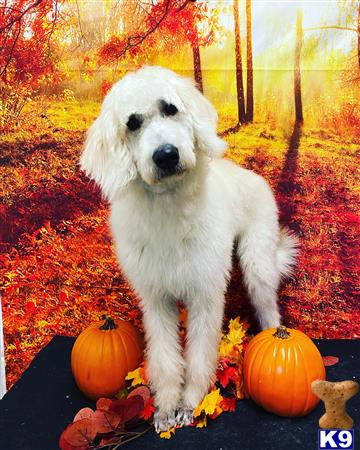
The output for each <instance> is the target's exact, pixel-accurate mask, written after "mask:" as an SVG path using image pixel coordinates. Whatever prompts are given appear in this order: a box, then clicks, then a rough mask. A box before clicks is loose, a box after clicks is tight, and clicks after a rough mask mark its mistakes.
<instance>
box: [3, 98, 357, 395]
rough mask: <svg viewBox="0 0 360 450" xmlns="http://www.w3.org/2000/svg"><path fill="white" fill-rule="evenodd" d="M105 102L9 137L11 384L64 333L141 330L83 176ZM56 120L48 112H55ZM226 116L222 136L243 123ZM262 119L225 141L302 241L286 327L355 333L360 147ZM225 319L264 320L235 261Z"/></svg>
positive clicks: (66, 111) (60, 106)
mask: <svg viewBox="0 0 360 450" xmlns="http://www.w3.org/2000/svg"><path fill="white" fill-rule="evenodd" d="M99 106H100V105H99V104H97V105H93V104H89V105H88V106H85V105H82V106H81V108H80V106H79V105H78V104H77V103H76V102H74V100H68V101H65V99H64V100H62V101H61V102H59V103H57V104H53V103H51V105H50V107H51V110H52V111H53V112H52V117H51V121H50V119H46V118H44V119H39V120H41V121H42V122H41V123H40V122H39V123H38V124H37V126H35V125H34V124H33V123H32V122H31V121H30V122H29V126H28V128H27V129H26V128H25V127H24V128H22V129H21V130H20V131H18V132H16V133H13V134H11V133H9V134H8V135H6V136H5V137H3V138H2V143H1V154H0V205H1V206H0V224H1V227H0V231H1V240H0V247H1V252H0V280H1V289H2V309H3V320H4V333H5V357H6V376H7V387H8V388H11V386H12V385H13V384H14V382H15V381H16V380H17V379H18V378H19V376H20V375H21V373H22V372H23V371H24V370H25V369H26V367H27V366H28V365H29V363H30V361H31V360H32V359H33V358H34V356H35V355H36V354H37V353H38V352H39V351H40V350H41V349H42V348H43V347H44V346H45V345H46V344H47V343H48V342H49V340H50V339H51V338H52V336H54V335H55V334H61V335H67V336H77V335H78V334H80V332H81V331H82V330H83V329H85V328H86V327H87V326H88V325H89V324H90V323H92V322H94V321H96V320H99V318H101V316H102V315H103V314H111V315H112V316H113V317H114V318H115V319H124V320H130V321H131V322H132V323H134V324H135V325H136V326H138V327H139V328H141V326H142V325H141V314H140V310H139V308H138V303H137V299H136V297H135V295H134V293H133V291H132V289H131V287H130V286H129V284H128V283H127V281H126V280H125V279H124V277H123V276H122V274H121V271H120V269H119V267H118V265H117V262H116V258H115V254H114V249H113V245H112V241H111V237H110V234H109V230H108V205H107V204H106V203H105V202H104V201H103V200H102V199H101V196H100V194H99V191H98V190H97V189H96V188H95V187H94V185H93V183H91V182H90V181H89V180H88V179H87V178H86V177H85V176H84V175H83V174H82V173H81V172H80V170H79V168H78V165H77V163H78V159H79V155H80V152H81V146H82V143H83V140H84V132H83V130H85V129H86V128H87V127H88V126H89V123H90V122H91V120H92V119H93V118H95V116H96V114H97V111H98V108H99ZM48 114H49V113H48ZM234 120H235V119H234V117H233V116H231V115H229V114H225V113H222V114H221V115H220V130H223V131H224V130H225V129H226V128H228V126H229V125H231V124H233V123H234ZM292 135H293V130H292V129H291V130H290V131H289V132H288V133H287V134H284V133H283V132H282V131H280V130H279V129H278V128H277V127H276V125H265V124H254V125H249V126H247V127H244V128H243V129H241V130H239V131H237V132H232V133H229V134H227V135H226V137H225V138H226V140H227V141H228V143H229V151H228V156H229V157H230V158H232V159H233V160H234V161H235V162H237V163H238V164H240V165H242V166H243V167H247V168H249V169H252V170H254V171H255V172H257V173H259V174H261V175H263V176H264V177H265V178H266V179H267V180H268V182H269V183H270V185H271V187H272V188H273V190H274V192H275V194H276V197H277V200H278V202H279V206H280V211H281V222H282V224H285V225H287V226H290V228H292V229H293V230H294V231H295V232H296V233H297V234H298V236H299V238H300V243H301V248H300V254H299V258H298V264H297V267H296V270H295V273H294V277H293V279H290V280H286V281H285V282H284V283H283V285H282V288H281V290H280V293H279V299H280V309H281V313H282V315H283V318H284V323H285V324H286V325H288V326H289V327H292V328H298V329H300V330H301V331H304V332H305V333H307V334H308V335H309V336H310V337H314V338H356V337H359V336H360V329H359V328H360V317H359V310H358V306H357V303H356V291H357V286H358V285H359V283H358V279H359V265H358V254H359V241H358V237H357V235H358V227H359V223H358V205H359V197H358V192H357V189H358V183H357V178H356V174H355V173H354V168H355V167H356V160H357V154H358V151H359V144H357V143H356V142H353V141H352V140H351V139H350V138H349V139H347V140H346V138H344V136H337V135H336V134H334V133H331V132H329V131H324V130H316V129H314V130H312V129H306V128H304V129H303V130H302V131H301V136H300V137H299V142H298V148H297V149H296V148H295V147H296V145H295V147H294V145H293V146H291V144H296V139H295V137H296V136H295V137H292ZM233 266H234V269H233V275H232V279H231V282H230V285H229V289H228V292H227V295H226V310H225V317H226V322H225V323H227V322H228V321H229V319H230V318H232V317H236V316H238V315H239V316H240V317H241V318H242V319H243V320H245V321H247V322H248V323H250V324H251V325H252V327H253V330H252V332H255V331H256V328H255V326H256V319H255V317H254V312H253V309H252V307H251V305H250V302H249V299H248V297H247V295H246V292H245V290H244V289H243V287H242V281H241V280H242V276H241V272H240V270H239V269H238V268H237V262H236V259H235V258H234V264H233Z"/></svg>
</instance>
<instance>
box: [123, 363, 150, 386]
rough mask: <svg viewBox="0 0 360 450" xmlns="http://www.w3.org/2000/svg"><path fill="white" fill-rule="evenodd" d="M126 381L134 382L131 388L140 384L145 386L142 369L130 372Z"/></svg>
mask: <svg viewBox="0 0 360 450" xmlns="http://www.w3.org/2000/svg"><path fill="white" fill-rule="evenodd" d="M125 380H132V383H131V386H137V385H138V384H145V382H144V379H143V378H142V376H141V372H140V367H138V368H137V369H135V370H133V371H132V372H129V373H128V374H127V375H126V377H125Z"/></svg>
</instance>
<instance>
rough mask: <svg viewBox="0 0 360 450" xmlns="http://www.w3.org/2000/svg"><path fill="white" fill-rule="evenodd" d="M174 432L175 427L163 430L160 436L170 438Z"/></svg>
mask: <svg viewBox="0 0 360 450" xmlns="http://www.w3.org/2000/svg"><path fill="white" fill-rule="evenodd" d="M172 434H175V427H171V428H169V429H168V430H167V431H163V432H162V433H160V437H161V438H163V439H170V438H171V435H172Z"/></svg>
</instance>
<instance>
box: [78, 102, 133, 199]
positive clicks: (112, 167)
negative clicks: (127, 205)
mask: <svg viewBox="0 0 360 450" xmlns="http://www.w3.org/2000/svg"><path fill="white" fill-rule="evenodd" d="M109 95H110V94H108V96H107V98H106V99H105V101H104V104H103V107H102V110H101V113H100V115H99V117H98V118H97V119H96V120H95V122H94V123H93V124H92V126H91V127H90V129H89V130H88V133H87V139H86V142H85V146H84V151H83V153H82V155H81V158H80V167H81V168H82V169H83V170H84V171H85V173H86V174H87V175H88V176H89V177H90V178H92V179H93V180H95V181H96V183H98V184H99V186H100V187H101V189H102V192H103V194H104V196H105V197H106V198H107V199H108V200H112V199H113V198H114V196H115V195H116V193H117V192H119V190H121V189H123V188H124V187H126V186H127V185H128V184H129V183H130V182H131V181H132V180H133V179H135V178H136V175H137V170H136V166H135V164H134V161H133V159H132V157H131V153H130V150H129V148H128V147H127V144H126V141H125V129H124V125H123V124H120V123H117V122H116V120H115V117H114V112H113V111H112V110H111V103H112V99H111V97H109Z"/></svg>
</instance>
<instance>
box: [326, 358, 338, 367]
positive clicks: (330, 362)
mask: <svg viewBox="0 0 360 450" xmlns="http://www.w3.org/2000/svg"><path fill="white" fill-rule="evenodd" d="M322 359H323V362H324V366H325V367H329V366H335V364H337V363H338V362H339V358H338V357H337V356H323V357H322Z"/></svg>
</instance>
